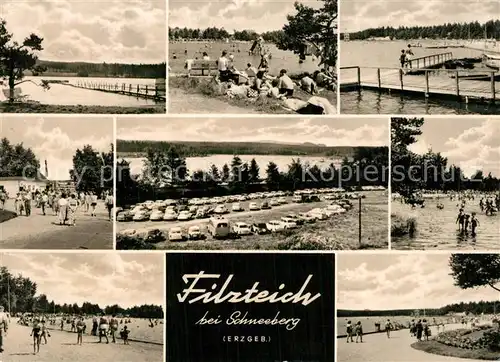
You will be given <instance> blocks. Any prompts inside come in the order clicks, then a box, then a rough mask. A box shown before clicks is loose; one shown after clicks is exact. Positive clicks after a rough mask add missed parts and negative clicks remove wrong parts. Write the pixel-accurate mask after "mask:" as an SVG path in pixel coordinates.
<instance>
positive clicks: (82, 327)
mask: <svg viewBox="0 0 500 362" xmlns="http://www.w3.org/2000/svg"><path fill="white" fill-rule="evenodd" d="M85 327H86V326H85V323H84V322H83V318H82V317H80V319H78V322H77V323H76V333H77V337H76V344H79V345H80V346H81V345H82V344H83V332H84V331H85Z"/></svg>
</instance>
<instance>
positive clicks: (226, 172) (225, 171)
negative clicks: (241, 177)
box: [221, 163, 231, 182]
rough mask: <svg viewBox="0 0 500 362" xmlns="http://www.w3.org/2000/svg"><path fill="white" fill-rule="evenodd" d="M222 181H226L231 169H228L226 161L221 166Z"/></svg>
mask: <svg viewBox="0 0 500 362" xmlns="http://www.w3.org/2000/svg"><path fill="white" fill-rule="evenodd" d="M221 176H222V181H223V182H228V181H229V178H230V177H231V170H230V169H229V166H228V165H227V163H225V164H224V166H222V175H221Z"/></svg>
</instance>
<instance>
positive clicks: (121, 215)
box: [116, 210, 134, 222]
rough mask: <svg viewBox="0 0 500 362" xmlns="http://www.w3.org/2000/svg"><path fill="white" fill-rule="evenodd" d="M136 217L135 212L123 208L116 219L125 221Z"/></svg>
mask: <svg viewBox="0 0 500 362" xmlns="http://www.w3.org/2000/svg"><path fill="white" fill-rule="evenodd" d="M133 218H134V214H132V213H131V212H130V210H123V211H121V212H118V214H117V215H116V221H120V222H124V221H132V219H133Z"/></svg>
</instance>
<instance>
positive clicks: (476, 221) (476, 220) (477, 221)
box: [470, 212, 479, 236]
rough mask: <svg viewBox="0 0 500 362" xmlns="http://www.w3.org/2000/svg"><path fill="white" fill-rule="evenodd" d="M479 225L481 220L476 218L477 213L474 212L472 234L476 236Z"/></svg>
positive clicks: (471, 223)
mask: <svg viewBox="0 0 500 362" xmlns="http://www.w3.org/2000/svg"><path fill="white" fill-rule="evenodd" d="M478 226H479V220H478V219H477V218H476V213H475V212H473V213H472V218H471V220H470V227H471V234H472V236H476V228H477V227H478Z"/></svg>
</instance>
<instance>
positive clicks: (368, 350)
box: [337, 324, 477, 362]
mask: <svg viewBox="0 0 500 362" xmlns="http://www.w3.org/2000/svg"><path fill="white" fill-rule="evenodd" d="M457 328H463V326H462V325H460V324H458V325H447V326H446V330H447V331H448V330H452V329H457ZM432 334H433V335H436V334H437V329H436V328H435V327H432ZM363 341H364V342H363V343H346V339H345V338H338V339H337V362H402V361H404V362H424V361H425V362H474V361H477V360H473V359H463V358H455V357H445V356H440V355H437V354H432V353H426V352H422V351H418V350H416V349H414V348H412V347H411V345H412V344H413V343H415V342H416V339H415V337H413V336H411V335H410V332H409V330H407V329H405V330H400V331H393V332H392V333H391V338H387V335H386V334H385V333H377V334H369V335H365V336H364V337H363Z"/></svg>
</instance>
